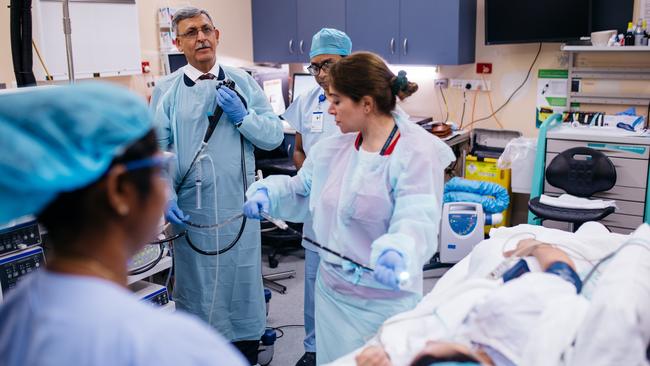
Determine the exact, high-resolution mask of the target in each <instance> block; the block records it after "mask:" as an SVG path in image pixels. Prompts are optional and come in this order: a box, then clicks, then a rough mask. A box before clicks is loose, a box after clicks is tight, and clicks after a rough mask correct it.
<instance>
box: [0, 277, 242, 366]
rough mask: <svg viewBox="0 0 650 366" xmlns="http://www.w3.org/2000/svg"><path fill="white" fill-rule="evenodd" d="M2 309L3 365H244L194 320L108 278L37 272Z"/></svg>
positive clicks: (224, 343) (0, 343)
mask: <svg viewBox="0 0 650 366" xmlns="http://www.w3.org/2000/svg"><path fill="white" fill-rule="evenodd" d="M5 300H6V302H5V303H3V304H2V306H1V307H0V365H3V366H23V365H40V366H49V365H51V366H58V365H96V366H99V365H132V366H134V365H224V366H225V365H228V366H230V365H238V366H242V365H246V363H245V362H244V360H243V358H242V357H241V356H240V355H239V354H238V353H237V351H236V350H235V349H234V348H233V347H232V346H231V345H230V344H229V343H228V342H227V341H225V340H224V339H223V338H222V337H220V336H219V335H217V334H216V333H215V332H213V331H211V330H210V329H209V328H208V327H207V326H206V325H204V324H202V323H200V322H199V321H198V319H195V318H193V317H190V316H188V315H184V314H180V313H175V314H172V313H166V312H164V311H162V310H159V309H155V308H154V307H153V306H152V305H148V304H145V303H143V302H141V301H140V300H139V299H138V298H136V297H135V296H134V295H133V294H132V293H130V292H129V291H128V290H127V289H125V288H122V287H119V286H117V285H116V284H114V283H112V282H108V281H105V280H102V279H98V278H94V277H85V276H71V275H62V274H54V273H52V272H49V271H45V270H42V271H41V272H37V273H35V274H34V275H32V276H31V278H28V279H25V281H24V282H23V283H21V284H20V285H19V288H16V289H14V290H13V292H12V293H9V296H8V297H7V298H6V299H5Z"/></svg>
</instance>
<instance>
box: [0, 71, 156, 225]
mask: <svg viewBox="0 0 650 366" xmlns="http://www.w3.org/2000/svg"><path fill="white" fill-rule="evenodd" d="M150 129H151V117H150V114H149V111H148V108H147V106H146V104H145V102H144V100H143V99H142V98H141V97H139V96H137V95H135V94H132V93H131V92H129V91H127V90H125V89H123V88H120V87H116V86H110V85H107V84H101V83H86V84H81V85H75V86H63V87H37V88H30V89H29V90H21V91H17V92H13V93H7V94H0V206H1V207H2V208H1V209H0V224H2V223H5V222H7V221H9V220H12V219H14V218H17V217H21V216H24V215H31V214H38V213H39V212H40V211H41V210H42V209H44V208H45V206H46V205H47V204H49V203H50V202H51V201H52V200H54V199H55V198H56V197H57V195H58V194H59V193H62V192H66V191H73V190H76V189H79V188H83V187H85V186H87V185H89V184H90V183H93V182H95V181H96V180H98V179H99V178H100V177H101V176H102V175H103V174H104V173H105V172H106V170H107V169H108V167H109V165H110V164H111V162H112V161H113V159H114V158H115V157H116V156H118V155H120V154H121V153H122V152H123V151H124V149H125V148H126V147H128V146H129V145H130V144H131V143H133V142H135V141H136V140H138V139H139V138H141V137H142V136H144V135H145V134H146V133H147V132H148V131H149V130H150Z"/></svg>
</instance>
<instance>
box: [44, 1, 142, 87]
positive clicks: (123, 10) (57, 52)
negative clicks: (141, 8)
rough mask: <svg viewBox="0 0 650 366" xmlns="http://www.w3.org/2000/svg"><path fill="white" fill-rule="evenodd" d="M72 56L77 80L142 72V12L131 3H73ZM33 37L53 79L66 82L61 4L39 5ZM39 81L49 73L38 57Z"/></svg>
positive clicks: (66, 64)
mask: <svg viewBox="0 0 650 366" xmlns="http://www.w3.org/2000/svg"><path fill="white" fill-rule="evenodd" d="M69 4H70V22H71V28H72V36H71V37H72V52H73V63H74V73H75V77H76V78H78V79H83V78H92V77H106V76H121V75H134V74H140V73H141V72H142V70H141V64H140V62H141V55H140V28H139V25H138V9H137V6H136V4H135V2H132V3H103V2H73V1H71V2H70V3H69ZM34 5H36V6H35V12H34V39H35V41H36V44H37V46H38V47H39V49H40V51H41V55H42V57H43V59H44V61H45V65H46V66H47V68H48V70H49V72H50V74H51V75H52V76H53V77H54V80H67V79H68V63H67V58H66V50H65V37H64V34H63V8H62V3H61V1H49V0H40V1H35V4H34ZM34 75H35V76H36V80H41V81H42V80H45V72H44V71H43V68H42V67H41V65H40V63H39V60H38V56H37V55H36V53H34Z"/></svg>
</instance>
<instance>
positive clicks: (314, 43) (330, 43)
mask: <svg viewBox="0 0 650 366" xmlns="http://www.w3.org/2000/svg"><path fill="white" fill-rule="evenodd" d="M350 53H352V41H351V40H350V37H348V35H347V34H345V33H343V32H341V31H340V30H338V29H333V28H323V29H321V30H320V31H318V33H316V34H314V37H313V38H312V39H311V51H309V58H314V57H316V56H318V55H341V56H347V55H349V54H350Z"/></svg>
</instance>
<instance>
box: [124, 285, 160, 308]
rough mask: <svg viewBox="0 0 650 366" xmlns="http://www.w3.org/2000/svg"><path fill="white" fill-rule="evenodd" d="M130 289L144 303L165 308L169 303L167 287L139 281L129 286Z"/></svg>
mask: <svg viewBox="0 0 650 366" xmlns="http://www.w3.org/2000/svg"><path fill="white" fill-rule="evenodd" d="M129 288H130V289H131V291H133V292H134V293H135V295H136V296H138V297H139V298H140V300H142V301H144V302H148V303H151V304H153V305H155V306H163V305H166V304H167V303H169V293H168V292H167V287H165V286H162V285H158V284H155V283H151V282H147V281H137V282H135V283H133V284H131V285H129Z"/></svg>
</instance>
